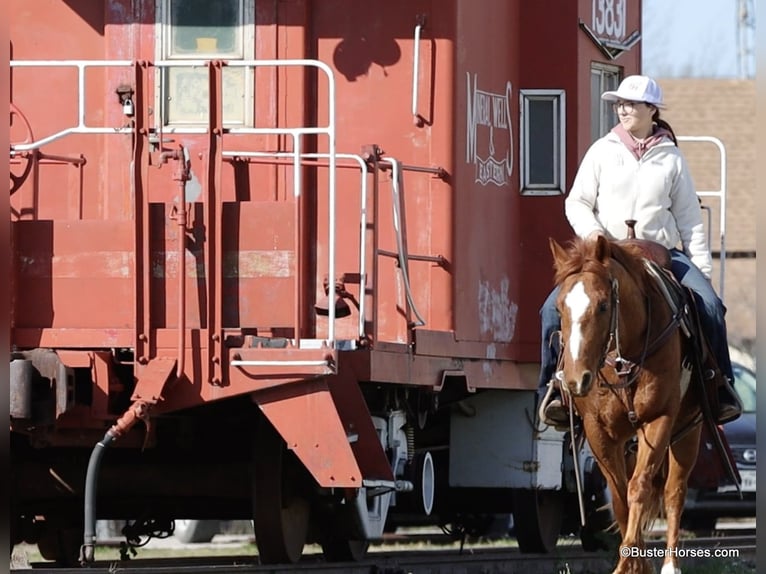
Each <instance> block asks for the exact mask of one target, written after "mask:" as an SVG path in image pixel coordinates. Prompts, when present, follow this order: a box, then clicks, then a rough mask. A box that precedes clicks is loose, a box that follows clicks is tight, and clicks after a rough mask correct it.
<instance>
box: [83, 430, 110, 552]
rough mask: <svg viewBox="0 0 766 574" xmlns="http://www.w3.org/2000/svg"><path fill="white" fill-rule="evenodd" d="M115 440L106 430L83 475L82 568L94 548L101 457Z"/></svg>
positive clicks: (91, 454)
mask: <svg viewBox="0 0 766 574" xmlns="http://www.w3.org/2000/svg"><path fill="white" fill-rule="evenodd" d="M114 439H115V435H114V434H112V431H111V430H108V431H107V432H106V434H105V435H104V438H102V439H101V440H100V441H99V442H97V443H96V446H95V447H94V448H93V452H92V453H90V460H89V461H88V472H87V474H86V475H85V531H84V536H83V545H82V550H81V553H80V563H81V564H82V565H83V566H84V565H85V564H90V563H92V562H93V559H94V553H95V546H96V480H97V478H98V470H99V467H100V466H101V457H102V456H104V449H105V448H106V447H108V446H109V443H111V442H112V441H113V440H114Z"/></svg>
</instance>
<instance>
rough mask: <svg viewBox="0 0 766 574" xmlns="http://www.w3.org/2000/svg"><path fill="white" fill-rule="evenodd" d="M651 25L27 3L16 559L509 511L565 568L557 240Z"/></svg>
mask: <svg viewBox="0 0 766 574" xmlns="http://www.w3.org/2000/svg"><path fill="white" fill-rule="evenodd" d="M640 9H641V5H640V2H637V3H630V4H628V3H627V2H626V0H614V2H606V3H604V2H599V1H596V0H591V1H590V2H586V1H585V0H581V1H579V2H553V1H545V2H539V1H538V2H522V1H521V0H513V1H507V0H496V1H489V0H487V1H482V2H472V1H471V2H469V1H467V0H466V1H463V0H439V1H438V2H437V1H435V0H431V1H427V0H418V1H415V2H393V3H387V4H383V5H382V4H378V3H371V2H355V1H352V0H323V1H322V2H318V1H317V2H312V1H310V0H289V1H284V2H260V1H253V0H220V1H217V2H204V1H201V0H105V1H104V2H90V1H80V0H38V1H36V2H34V3H28V2H21V1H18V0H13V1H12V5H11V10H10V12H11V14H13V18H12V23H11V49H12V62H11V80H12V86H11V100H12V104H11V139H12V145H11V222H12V243H11V249H12V254H13V263H14V266H13V273H12V278H11V281H12V316H11V320H12V334H11V342H12V345H13V348H12V357H11V366H10V368H11V371H10V372H11V389H10V392H11V430H12V431H13V432H12V439H11V447H12V461H13V484H12V526H13V533H14V534H13V536H14V542H17V541H19V540H22V539H27V540H38V541H39V543H40V548H41V549H42V550H43V552H44V554H45V555H46V556H48V557H51V558H56V559H59V560H61V561H72V560H74V559H75V556H76V554H77V553H78V552H79V551H80V546H81V545H83V540H84V545H83V549H82V556H81V558H82V559H83V560H84V561H90V560H92V559H93V542H94V520H95V519H96V518H102V517H103V518H106V517H109V518H126V519H131V520H135V521H136V522H135V524H134V526H135V527H136V528H137V529H138V530H137V531H140V530H141V528H143V531H144V532H150V531H156V530H163V529H168V528H170V526H169V525H170V520H171V519H172V518H173V517H182V518H183V517H188V518H206V517H207V518H253V520H254V524H255V529H256V539H257V541H258V545H259V550H260V555H261V558H262V560H263V561H264V562H282V561H294V560H297V559H298V558H299V557H300V555H301V551H302V549H303V546H304V543H305V542H307V541H312V540H315V541H318V542H320V543H321V544H322V547H323V548H324V551H325V553H326V554H327V556H328V557H329V558H340V559H344V558H353V557H356V556H358V555H359V554H360V553H363V552H364V550H365V549H366V547H367V543H368V541H369V540H371V539H375V538H378V537H380V536H381V535H382V533H383V530H384V528H385V527H386V525H388V526H389V527H392V526H396V525H397V524H404V523H412V522H419V523H434V524H453V525H467V524H476V523H477V520H476V518H477V517H479V518H481V517H484V516H490V515H492V514H495V513H501V512H510V511H513V510H514V509H515V510H516V511H517V513H516V524H517V530H518V531H519V532H520V534H519V537H520V543H521V544H522V547H523V548H524V549H527V550H545V549H549V548H550V547H551V546H552V545H555V540H556V537H557V535H558V533H559V531H560V530H561V518H562V516H563V514H564V513H563V506H564V504H565V503H568V502H567V500H566V499H567V497H566V496H565V495H564V493H563V492H562V491H566V487H565V486H563V485H564V480H563V476H562V470H561V467H562V456H563V447H562V438H561V436H560V434H559V433H555V432H553V431H550V432H545V433H536V432H534V429H533V428H532V424H531V422H530V421H531V417H532V412H533V410H534V402H535V398H534V395H535V393H534V390H535V389H536V385H537V371H538V365H537V362H538V356H539V349H540V340H539V321H538V309H539V306H540V304H541V302H542V301H543V299H544V297H545V296H546V295H547V293H548V291H549V289H550V287H551V262H550V257H549V254H548V247H547V240H548V237H550V236H554V237H557V238H559V239H564V238H566V237H568V236H569V234H570V231H569V229H568V226H567V225H566V222H565V220H564V217H563V208H562V201H563V194H564V193H565V192H566V189H567V186H568V184H569V182H571V179H572V177H573V175H574V171H575V168H576V165H577V162H578V160H579V158H580V157H581V156H582V154H583V153H584V150H585V149H586V147H587V145H588V144H589V143H590V142H591V141H592V139H593V138H594V137H597V136H599V135H600V134H601V133H602V132H603V131H604V130H605V129H608V128H609V127H611V125H612V120H613V118H612V117H611V116H610V114H611V111H610V110H609V109H608V108H606V107H605V106H604V105H602V103H601V102H600V100H599V95H600V93H601V92H602V91H603V90H604V89H607V88H611V87H614V86H616V85H617V83H618V82H619V80H620V79H621V77H623V76H624V75H627V74H630V73H634V72H636V71H637V70H638V66H639V62H640V54H639V48H638V45H637V44H636V42H637V41H638V39H639V36H640V32H639V27H640ZM618 58H619V59H618ZM106 446H109V447H110V448H108V449H105V448H104V447H106ZM479 522H480V521H479ZM83 533H84V539H83Z"/></svg>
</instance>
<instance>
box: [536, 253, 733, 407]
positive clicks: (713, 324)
mask: <svg viewBox="0 0 766 574" xmlns="http://www.w3.org/2000/svg"><path fill="white" fill-rule="evenodd" d="M670 257H671V264H670V270H671V271H672V273H673V275H674V276H675V278H676V279H677V280H678V282H679V283H681V285H683V286H684V287H687V288H689V289H690V290H691V291H692V292H693V294H694V299H695V303H696V305H697V309H698V311H699V315H700V322H701V323H702V330H703V331H704V332H705V335H706V336H707V339H708V342H709V343H710V350H711V352H712V353H713V355H714V357H715V360H716V363H718V368H719V369H721V372H722V373H723V374H724V375H725V376H727V377H729V380H731V381H732V382H733V381H734V374H733V372H732V368H731V358H730V357H729V343H728V340H727V336H726V319H725V316H726V307H724V305H723V302H722V301H721V299H720V297H718V295H717V294H716V292H715V290H714V289H713V285H712V284H711V283H710V281H708V280H707V279H706V278H705V276H704V275H703V274H702V272H701V271H700V270H699V268H698V267H697V266H696V265H694V264H693V263H692V262H691V261H690V260H689V258H688V257H687V256H686V254H684V253H683V252H682V251H679V250H678V249H671V250H670ZM558 294H559V287H558V286H556V287H555V288H554V289H553V291H551V293H550V294H549V295H548V298H547V299H546V300H545V302H544V303H543V306H542V307H541V308H540V322H541V325H542V337H543V340H542V345H541V350H540V378H539V380H538V393H539V394H544V393H545V388H546V387H547V385H548V381H550V380H551V379H552V378H553V372H554V370H555V369H556V362H557V360H558V356H559V344H558V343H559V342H558V337H556V336H554V337H553V340H551V336H552V335H553V334H554V333H555V332H556V331H559V330H560V329H561V317H560V316H559V312H558V309H556V297H558ZM549 343H550V344H549Z"/></svg>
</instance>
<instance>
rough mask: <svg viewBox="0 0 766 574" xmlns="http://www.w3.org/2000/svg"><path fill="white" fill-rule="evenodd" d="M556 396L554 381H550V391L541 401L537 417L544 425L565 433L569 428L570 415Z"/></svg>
mask: <svg viewBox="0 0 766 574" xmlns="http://www.w3.org/2000/svg"><path fill="white" fill-rule="evenodd" d="M554 394H556V388H555V385H554V381H553V380H550V381H548V390H547V391H546V392H545V395H543V398H542V400H541V401H540V405H539V408H538V411H537V417H538V419H539V420H540V421H541V422H542V423H543V424H546V425H548V426H552V427H553V428H555V429H556V430H558V431H565V430H567V429H568V428H569V413H568V412H567V409H566V407H565V406H564V403H563V401H562V400H561V399H560V398H559V397H557V396H554Z"/></svg>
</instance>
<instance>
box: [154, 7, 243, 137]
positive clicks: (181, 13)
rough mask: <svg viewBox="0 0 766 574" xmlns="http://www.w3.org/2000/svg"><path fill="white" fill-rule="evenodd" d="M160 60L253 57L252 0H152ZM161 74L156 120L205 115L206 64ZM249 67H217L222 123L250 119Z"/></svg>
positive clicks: (187, 121)
mask: <svg viewBox="0 0 766 574" xmlns="http://www.w3.org/2000/svg"><path fill="white" fill-rule="evenodd" d="M158 4H159V6H158V8H159V9H158V14H159V15H160V20H161V22H160V24H161V25H160V26H159V28H160V29H161V31H162V32H161V34H160V36H161V37H160V38H159V42H158V43H159V49H158V51H159V54H158V57H159V59H161V60H166V61H168V60H169V61H172V60H210V59H223V60H245V59H253V58H254V57H255V54H254V44H255V41H254V29H255V26H254V24H253V2H245V1H244V0H217V1H216V2H209V1H208V0H158ZM158 73H160V74H161V75H162V80H163V81H162V82H161V83H160V93H159V94H158V97H160V98H161V100H162V106H161V109H162V113H163V117H162V121H163V122H164V124H165V125H167V126H181V125H199V124H205V123H207V121H208V112H209V109H208V108H209V88H208V70H207V68H206V67H203V66H199V67H181V66H179V67H173V66H171V67H169V68H165V69H163V70H162V71H160V72H158ZM252 92H253V73H252V69H248V68H242V67H229V68H224V69H223V104H222V105H223V120H224V123H225V124H226V125H234V126H237V125H239V126H250V125H252V99H253V94H252Z"/></svg>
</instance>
